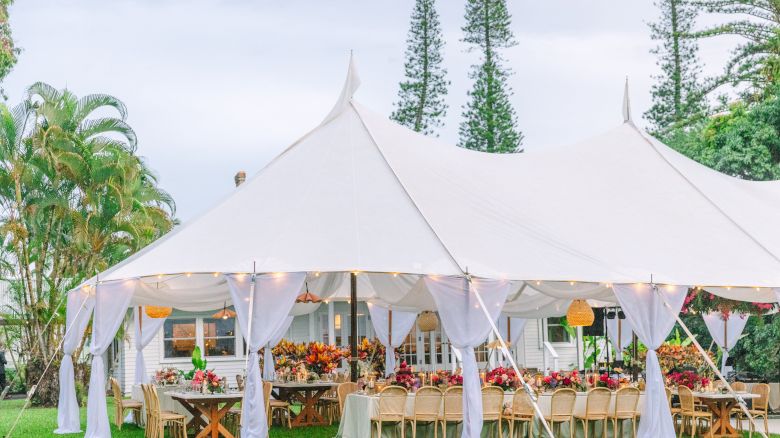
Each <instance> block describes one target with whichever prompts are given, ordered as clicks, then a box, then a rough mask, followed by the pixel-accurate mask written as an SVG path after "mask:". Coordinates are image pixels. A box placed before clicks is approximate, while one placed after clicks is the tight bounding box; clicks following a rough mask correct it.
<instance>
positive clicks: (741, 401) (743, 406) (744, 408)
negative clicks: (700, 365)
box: [652, 284, 768, 438]
mask: <svg viewBox="0 0 780 438" xmlns="http://www.w3.org/2000/svg"><path fill="white" fill-rule="evenodd" d="M652 286H653V290H654V291H655V293H657V294H658V296H659V297H660V298H661V302H663V303H664V306H665V307H666V308H667V309H668V310H669V313H671V314H672V315H674V318H675V319H676V320H677V323H678V324H680V327H682V329H683V331H685V334H686V335H688V339H690V340H691V342H693V345H695V346H696V349H697V350H699V354H701V355H702V357H703V358H704V361H705V362H707V365H709V367H710V368H712V370H713V371H715V375H716V376H718V378H719V379H720V380H721V381H722V382H723V384H724V385H726V389H728V391H729V393H730V394H731V395H733V396H734V398H735V399H736V400H737V403H738V404H739V407H740V408H741V409H742V412H743V413H744V414H745V415H747V417H748V419H749V420H750V424H752V425H753V427H754V428H755V429H756V432H758V433H760V434H761V436H762V437H764V438H768V437H767V436H766V434H765V433H764V432H761V431H760V430H758V425H757V424H756V421H755V420H754V419H753V416H752V415H750V411H749V410H748V408H747V405H746V404H745V400H744V399H743V398H742V396H740V395H739V394H737V393H736V392H735V391H734V388H732V387H731V385H730V384H729V382H728V381H727V380H726V378H725V377H723V374H721V373H720V370H719V369H718V367H716V366H715V363H713V362H712V359H710V356H709V355H708V354H707V353H705V352H704V349H703V348H702V347H701V345H700V344H699V341H697V340H696V337H695V336H693V333H691V331H690V330H689V329H688V326H687V325H685V323H684V322H683V320H682V318H680V315H679V314H677V313H676V312H675V311H674V309H672V306H671V305H670V304H669V303H668V302H667V301H666V298H664V296H663V294H662V293H661V291H660V290H658V286H657V285H655V284H653V285H652Z"/></svg>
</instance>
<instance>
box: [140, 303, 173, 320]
mask: <svg viewBox="0 0 780 438" xmlns="http://www.w3.org/2000/svg"><path fill="white" fill-rule="evenodd" d="M144 311H145V312H146V316H148V317H149V318H167V317H169V316H170V315H171V312H173V307H163V306H144Z"/></svg>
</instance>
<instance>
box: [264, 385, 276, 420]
mask: <svg viewBox="0 0 780 438" xmlns="http://www.w3.org/2000/svg"><path fill="white" fill-rule="evenodd" d="M273 388H274V385H273V383H271V382H266V381H265V380H263V400H265V411H266V412H269V413H270V412H271V390H272V389H273Z"/></svg>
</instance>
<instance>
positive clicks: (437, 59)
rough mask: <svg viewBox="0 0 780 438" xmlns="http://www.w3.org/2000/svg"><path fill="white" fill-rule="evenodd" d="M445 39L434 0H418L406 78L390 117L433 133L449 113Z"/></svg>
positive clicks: (413, 20) (422, 130) (408, 53)
mask: <svg viewBox="0 0 780 438" xmlns="http://www.w3.org/2000/svg"><path fill="white" fill-rule="evenodd" d="M443 47H444V39H443V38H442V33H441V25H440V24H439V14H437V13H436V7H435V1H434V0H417V1H416V2H415V5H414V11H412V22H411V27H410V28H409V35H408V36H407V38H406V54H405V55H406V61H405V62H404V72H405V76H406V79H405V80H404V81H403V82H401V84H400V90H399V91H398V97H399V99H400V100H399V101H398V102H396V104H395V106H396V109H395V111H393V114H392V115H391V116H390V118H391V119H393V120H395V121H397V122H398V123H400V124H402V125H404V126H407V127H408V128H410V129H413V130H415V131H417V132H421V133H423V134H426V135H428V134H434V133H435V129H436V128H439V127H441V126H443V125H444V122H443V119H444V116H445V115H446V114H447V104H446V103H445V102H444V96H446V95H447V86H448V85H449V82H448V81H447V80H446V78H445V76H446V75H447V70H446V69H444V67H443V66H442V49H443Z"/></svg>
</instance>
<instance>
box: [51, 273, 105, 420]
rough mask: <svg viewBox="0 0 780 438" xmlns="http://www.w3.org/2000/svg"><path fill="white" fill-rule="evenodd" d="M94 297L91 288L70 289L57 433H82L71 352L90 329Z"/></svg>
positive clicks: (66, 315)
mask: <svg viewBox="0 0 780 438" xmlns="http://www.w3.org/2000/svg"><path fill="white" fill-rule="evenodd" d="M94 306H95V297H94V296H93V295H92V288H91V287H86V288H78V289H75V290H72V291H70V292H68V302H67V310H66V313H65V330H66V331H65V338H64V339H63V342H62V354H63V356H62V363H61V364H60V398H59V400H58V401H57V429H56V430H55V431H54V433H56V434H64V433H80V432H81V421H80V420H79V402H78V399H77V398H76V378H75V376H74V373H73V358H72V357H71V355H72V354H73V352H74V351H76V348H78V346H79V342H81V337H82V336H84V330H86V329H87V324H88V323H89V318H90V317H91V316H92V308H93V307H94Z"/></svg>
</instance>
